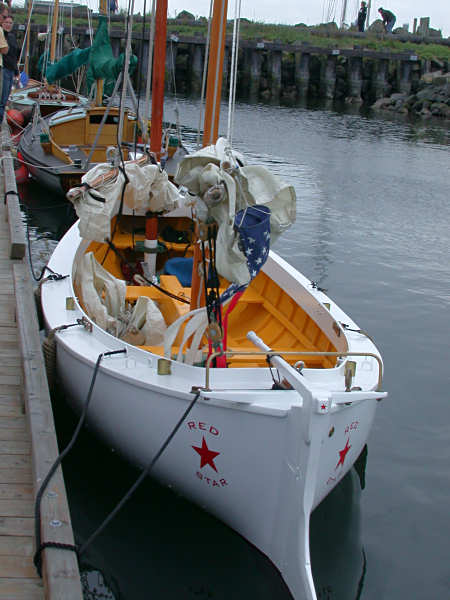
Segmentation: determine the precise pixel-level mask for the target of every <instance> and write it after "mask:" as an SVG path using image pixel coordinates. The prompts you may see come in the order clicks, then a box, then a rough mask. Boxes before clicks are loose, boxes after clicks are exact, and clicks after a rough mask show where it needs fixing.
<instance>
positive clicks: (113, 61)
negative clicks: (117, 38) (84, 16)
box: [86, 17, 137, 96]
mask: <svg viewBox="0 0 450 600" xmlns="http://www.w3.org/2000/svg"><path fill="white" fill-rule="evenodd" d="M124 62H125V55H124V54H120V56H118V57H117V58H114V55H113V51H112V48H111V43H110V41H109V35H108V23H107V19H106V17H99V24H98V29H97V33H96V34H95V38H94V41H93V43H92V46H91V54H90V57H89V64H88V70H87V75H86V83H87V92H88V93H89V92H90V90H91V88H92V85H93V84H94V83H95V81H96V80H97V79H103V80H104V84H103V93H104V95H105V96H110V95H111V94H112V92H113V89H114V84H115V83H116V81H117V78H118V77H119V73H120V72H121V70H122V69H123V65H124ZM136 65H137V57H136V56H134V55H132V56H131V57H130V66H129V72H130V75H132V74H133V72H134V70H135V68H136Z"/></svg>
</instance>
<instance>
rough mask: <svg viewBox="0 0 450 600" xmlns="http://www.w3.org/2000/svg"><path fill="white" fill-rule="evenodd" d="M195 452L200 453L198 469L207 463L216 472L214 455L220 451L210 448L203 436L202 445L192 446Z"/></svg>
mask: <svg viewBox="0 0 450 600" xmlns="http://www.w3.org/2000/svg"><path fill="white" fill-rule="evenodd" d="M192 448H194V450H195V451H196V452H197V454H200V469H201V468H202V467H204V466H205V465H209V466H210V467H212V468H213V469H214V471H215V472H216V473H217V469H216V465H215V464H214V459H215V457H216V456H219V454H220V452H214V450H210V449H209V448H208V446H207V444H206V441H205V437H204V436H203V438H202V447H201V448H199V447H198V446H192Z"/></svg>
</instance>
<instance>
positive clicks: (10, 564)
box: [0, 556, 36, 578]
mask: <svg viewBox="0 0 450 600" xmlns="http://www.w3.org/2000/svg"><path fill="white" fill-rule="evenodd" d="M35 574H36V569H35V567H34V565H33V561H32V560H31V559H30V557H26V556H2V559H1V561H0V577H26V578H31V577H33V576H34V575H35Z"/></svg>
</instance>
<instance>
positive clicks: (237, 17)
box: [227, 0, 241, 147]
mask: <svg viewBox="0 0 450 600" xmlns="http://www.w3.org/2000/svg"><path fill="white" fill-rule="evenodd" d="M240 25H241V0H235V4H234V22H233V43H232V50H231V69H230V70H231V75H230V77H231V79H230V91H229V99H228V126H227V139H228V143H229V145H230V147H231V146H232V142H233V129H234V111H235V108H236V84H237V65H238V55H239V30H240Z"/></svg>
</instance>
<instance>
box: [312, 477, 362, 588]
mask: <svg viewBox="0 0 450 600" xmlns="http://www.w3.org/2000/svg"><path fill="white" fill-rule="evenodd" d="M360 496H361V486H360V481H359V478H358V475H357V474H356V472H355V470H354V469H352V470H351V471H350V472H349V473H348V474H347V475H346V477H345V478H344V479H343V480H342V481H341V482H340V484H339V485H338V486H337V487H336V488H335V489H334V490H333V491H332V492H331V494H330V495H329V496H327V498H325V500H324V501H323V502H322V503H321V504H320V505H319V506H318V507H317V508H316V510H315V511H314V512H313V514H312V517H311V564H312V569H313V576H314V582H315V586H316V591H317V596H318V598H319V599H322V600H357V599H359V598H360V597H361V593H362V589H363V586H364V578H365V574H366V570H367V561H366V555H365V552H364V548H363V545H362V536H361V509H360Z"/></svg>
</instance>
